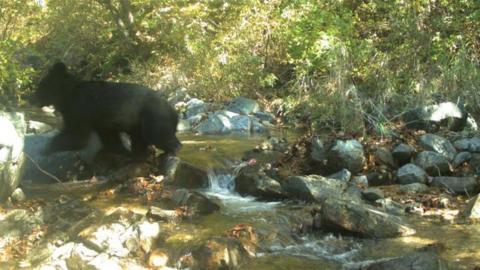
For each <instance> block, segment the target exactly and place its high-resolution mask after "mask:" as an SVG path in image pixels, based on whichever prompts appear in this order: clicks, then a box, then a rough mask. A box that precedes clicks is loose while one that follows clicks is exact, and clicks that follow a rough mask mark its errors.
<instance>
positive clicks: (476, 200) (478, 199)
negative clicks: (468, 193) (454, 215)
mask: <svg viewBox="0 0 480 270" xmlns="http://www.w3.org/2000/svg"><path fill="white" fill-rule="evenodd" d="M463 215H464V216H465V217H468V218H471V219H480V194H477V195H476V196H475V197H473V198H471V199H470V200H469V201H468V203H467V205H466V206H465V209H464V210H463Z"/></svg>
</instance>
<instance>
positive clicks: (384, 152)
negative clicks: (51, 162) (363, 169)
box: [375, 147, 396, 168]
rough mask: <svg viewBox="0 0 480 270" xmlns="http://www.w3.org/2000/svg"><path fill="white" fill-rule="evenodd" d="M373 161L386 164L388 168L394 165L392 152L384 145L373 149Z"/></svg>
mask: <svg viewBox="0 0 480 270" xmlns="http://www.w3.org/2000/svg"><path fill="white" fill-rule="evenodd" d="M375 161H376V162H377V163H378V164H380V165H386V166H389V167H390V168H395V167H396V164H395V161H394V159H393V155H392V152H390V150H389V149H388V148H386V147H379V148H377V150H375Z"/></svg>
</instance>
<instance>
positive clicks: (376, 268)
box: [343, 251, 448, 270]
mask: <svg viewBox="0 0 480 270" xmlns="http://www.w3.org/2000/svg"><path fill="white" fill-rule="evenodd" d="M366 269H368V270H383V269H395V270H420V269H421V270H448V264H447V262H445V261H444V260H443V259H441V258H440V257H439V256H438V254H437V253H436V252H431V251H420V252H415V253H412V254H409V255H405V256H400V257H394V258H385V259H379V260H373V261H365V262H355V263H347V264H346V265H344V267H343V270H366Z"/></svg>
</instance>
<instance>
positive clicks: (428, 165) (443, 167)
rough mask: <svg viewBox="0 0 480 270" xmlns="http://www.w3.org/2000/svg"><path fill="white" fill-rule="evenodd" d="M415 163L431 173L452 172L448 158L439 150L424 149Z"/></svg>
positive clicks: (442, 173)
mask: <svg viewBox="0 0 480 270" xmlns="http://www.w3.org/2000/svg"><path fill="white" fill-rule="evenodd" d="M415 164H416V165H417V166H419V167H420V168H422V169H424V170H425V171H426V172H427V173H428V174H429V175H435V176H439V175H445V174H448V173H450V172H451V168H450V163H449V162H448V159H447V158H446V157H445V156H443V155H442V154H439V153H437V152H432V151H423V152H421V153H420V154H418V155H417V157H416V158H415Z"/></svg>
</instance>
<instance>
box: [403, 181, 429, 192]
mask: <svg viewBox="0 0 480 270" xmlns="http://www.w3.org/2000/svg"><path fill="white" fill-rule="evenodd" d="M399 190H400V191H401V192H404V193H425V192H428V186H427V185H425V184H423V183H412V184H407V185H403V186H400V188H399Z"/></svg>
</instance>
